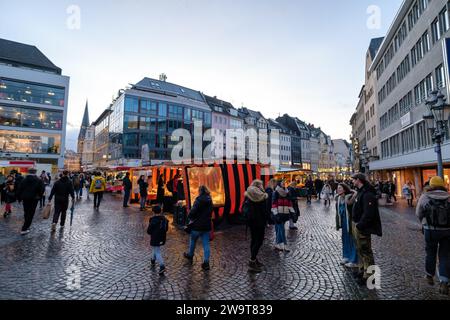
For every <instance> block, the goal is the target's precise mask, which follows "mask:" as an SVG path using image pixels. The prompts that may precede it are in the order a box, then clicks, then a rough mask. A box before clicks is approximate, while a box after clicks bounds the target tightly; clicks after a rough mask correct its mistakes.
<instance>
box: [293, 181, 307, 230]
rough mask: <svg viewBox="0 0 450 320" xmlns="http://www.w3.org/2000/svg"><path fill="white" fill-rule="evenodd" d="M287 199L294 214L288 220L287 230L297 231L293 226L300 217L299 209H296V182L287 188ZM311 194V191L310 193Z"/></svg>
mask: <svg viewBox="0 0 450 320" xmlns="http://www.w3.org/2000/svg"><path fill="white" fill-rule="evenodd" d="M288 191H289V192H288V198H289V200H291V201H292V207H293V208H294V211H295V213H294V214H292V215H291V217H290V218H289V229H290V230H298V228H297V226H296V225H295V224H296V223H297V221H298V218H299V217H300V208H299V207H298V192H297V182H295V181H292V182H291V184H290V185H289V187H288ZM311 193H312V191H311Z"/></svg>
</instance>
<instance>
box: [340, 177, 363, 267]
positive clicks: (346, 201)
mask: <svg viewBox="0 0 450 320" xmlns="http://www.w3.org/2000/svg"><path fill="white" fill-rule="evenodd" d="M336 191H337V196H336V230H338V231H339V230H342V251H343V253H342V256H343V260H342V262H341V264H342V265H345V266H346V267H347V268H356V267H358V264H357V263H358V253H357V251H356V242H355V238H354V237H353V232H352V228H351V226H352V209H353V203H354V201H355V198H356V195H357V192H356V191H353V192H352V191H351V190H350V188H349V187H348V186H347V185H346V184H343V183H340V184H339V185H338V187H337V189H336Z"/></svg>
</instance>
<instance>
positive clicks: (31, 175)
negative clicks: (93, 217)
mask: <svg viewBox="0 0 450 320" xmlns="http://www.w3.org/2000/svg"><path fill="white" fill-rule="evenodd" d="M52 182H53V183H52ZM105 188H106V182H105V179H104V178H103V177H102V174H101V173H100V172H95V173H93V174H92V175H91V174H84V173H71V172H69V171H63V172H62V173H59V174H57V175H56V176H55V177H54V178H52V176H51V174H50V173H49V172H45V171H42V172H41V173H40V174H39V175H38V174H37V170H36V169H34V168H30V169H29V170H28V172H27V174H26V176H25V177H24V176H23V175H22V173H20V172H18V171H16V170H12V171H11V172H10V173H9V174H8V175H7V176H6V177H5V176H4V175H3V174H0V191H1V197H0V200H1V204H2V205H3V204H4V213H3V217H4V218H8V217H10V215H11V214H12V210H13V204H14V203H17V204H19V205H22V206H23V213H24V223H23V226H22V229H21V234H22V235H26V234H28V233H30V228H31V225H32V222H33V218H34V215H35V214H36V210H37V207H38V205H39V209H41V210H45V209H47V210H51V207H53V219H52V225H51V231H52V232H54V231H55V230H56V226H57V224H58V223H60V227H61V229H64V226H65V222H66V215H67V210H68V207H69V198H71V199H72V206H74V205H75V201H76V200H80V199H81V198H82V197H83V189H85V190H86V194H87V198H88V199H89V193H91V194H93V195H94V209H97V210H98V208H99V206H100V202H101V200H102V197H103V192H104V191H105ZM53 199H54V202H53V205H52V201H53ZM46 207H49V208H46Z"/></svg>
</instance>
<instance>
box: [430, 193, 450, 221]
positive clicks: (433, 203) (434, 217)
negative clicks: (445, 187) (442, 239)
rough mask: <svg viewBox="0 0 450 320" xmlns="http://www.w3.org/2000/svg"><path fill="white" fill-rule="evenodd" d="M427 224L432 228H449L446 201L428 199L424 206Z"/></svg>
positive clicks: (449, 219) (449, 208)
mask: <svg viewBox="0 0 450 320" xmlns="http://www.w3.org/2000/svg"><path fill="white" fill-rule="evenodd" d="M425 218H426V220H427V224H428V226H430V227H434V228H450V203H449V202H448V199H445V200H436V199H430V202H428V204H427V205H426V206H425Z"/></svg>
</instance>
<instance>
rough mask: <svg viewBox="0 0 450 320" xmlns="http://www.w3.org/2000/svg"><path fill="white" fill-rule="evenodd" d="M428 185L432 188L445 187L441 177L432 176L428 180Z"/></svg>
mask: <svg viewBox="0 0 450 320" xmlns="http://www.w3.org/2000/svg"><path fill="white" fill-rule="evenodd" d="M430 187H432V188H437V187H445V183H444V180H443V179H442V178H441V177H433V178H431V180H430Z"/></svg>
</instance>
